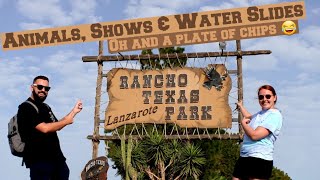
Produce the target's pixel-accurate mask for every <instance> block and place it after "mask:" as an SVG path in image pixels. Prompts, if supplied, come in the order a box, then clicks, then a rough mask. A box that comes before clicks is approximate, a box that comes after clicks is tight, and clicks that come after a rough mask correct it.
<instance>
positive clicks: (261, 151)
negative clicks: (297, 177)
mask: <svg viewBox="0 0 320 180" xmlns="http://www.w3.org/2000/svg"><path fill="white" fill-rule="evenodd" d="M258 99H259V104H260V106H261V111H259V112H257V113H256V114H254V115H251V114H250V113H249V112H248V111H247V110H246V109H245V108H244V107H243V103H242V101H239V102H238V103H237V105H238V108H239V109H240V112H241V113H242V115H243V119H242V121H241V125H242V127H243V130H244V132H245V134H244V137H243V142H242V145H241V149H240V158H239V159H238V161H237V163H236V165H235V168H234V172H233V178H232V179H233V180H245V179H250V180H253V179H255V180H256V179H269V178H270V177H271V172H272V168H273V149H274V142H275V141H276V140H277V137H278V136H279V133H280V129H281V126H282V115H281V113H280V111H279V110H278V109H276V108H275V104H276V102H277V94H276V91H275V90H274V88H273V87H272V86H270V85H264V86H261V87H260V88H259V89H258Z"/></svg>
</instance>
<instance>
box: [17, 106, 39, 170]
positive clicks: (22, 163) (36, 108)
mask: <svg viewBox="0 0 320 180" xmlns="http://www.w3.org/2000/svg"><path fill="white" fill-rule="evenodd" d="M25 102H26V103H28V104H30V105H32V106H33V107H34V109H35V110H36V111H37V113H39V109H38V107H37V106H36V105H35V104H33V102H31V101H28V100H26V101H25ZM21 166H24V158H22V162H21Z"/></svg>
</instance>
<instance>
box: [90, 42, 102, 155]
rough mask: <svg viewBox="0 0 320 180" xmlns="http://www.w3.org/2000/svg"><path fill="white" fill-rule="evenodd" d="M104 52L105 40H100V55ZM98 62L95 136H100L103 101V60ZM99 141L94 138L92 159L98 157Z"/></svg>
mask: <svg viewBox="0 0 320 180" xmlns="http://www.w3.org/2000/svg"><path fill="white" fill-rule="evenodd" d="M102 54H103V41H99V55H100V56H101V55H102ZM96 62H97V63H98V72H97V74H98V75H97V86H96V98H95V100H96V101H95V108H94V125H93V126H94V127H93V134H94V137H99V125H100V103H101V88H102V87H101V84H102V72H103V62H102V61H96ZM98 149H99V141H98V140H96V138H95V139H92V159H94V158H97V157H98Z"/></svg>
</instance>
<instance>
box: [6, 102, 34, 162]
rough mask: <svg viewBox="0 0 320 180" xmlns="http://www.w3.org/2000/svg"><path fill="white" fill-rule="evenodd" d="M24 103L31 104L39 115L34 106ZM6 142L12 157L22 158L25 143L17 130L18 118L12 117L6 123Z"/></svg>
mask: <svg viewBox="0 0 320 180" xmlns="http://www.w3.org/2000/svg"><path fill="white" fill-rule="evenodd" d="M25 102H26V103H29V104H31V105H32V106H33V107H34V108H35V109H36V110H37V113H39V110H38V108H37V106H36V105H34V104H33V103H32V102H31V101H25ZM8 141H9V146H10V150H11V153H12V154H13V155H14V156H18V157H23V151H24V146H25V143H24V142H23V141H22V139H21V135H20V133H19V130H18V116H17V114H16V115H14V116H13V117H12V118H11V119H10V121H9V123H8Z"/></svg>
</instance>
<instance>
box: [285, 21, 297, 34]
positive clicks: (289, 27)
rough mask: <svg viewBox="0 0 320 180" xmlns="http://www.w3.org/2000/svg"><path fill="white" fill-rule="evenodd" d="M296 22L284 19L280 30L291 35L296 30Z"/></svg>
mask: <svg viewBox="0 0 320 180" xmlns="http://www.w3.org/2000/svg"><path fill="white" fill-rule="evenodd" d="M296 29H297V27H296V24H295V23H294V22H293V21H285V22H284V23H283V24H282V32H283V33H284V34H286V35H292V34H294V33H295V32H296Z"/></svg>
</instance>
